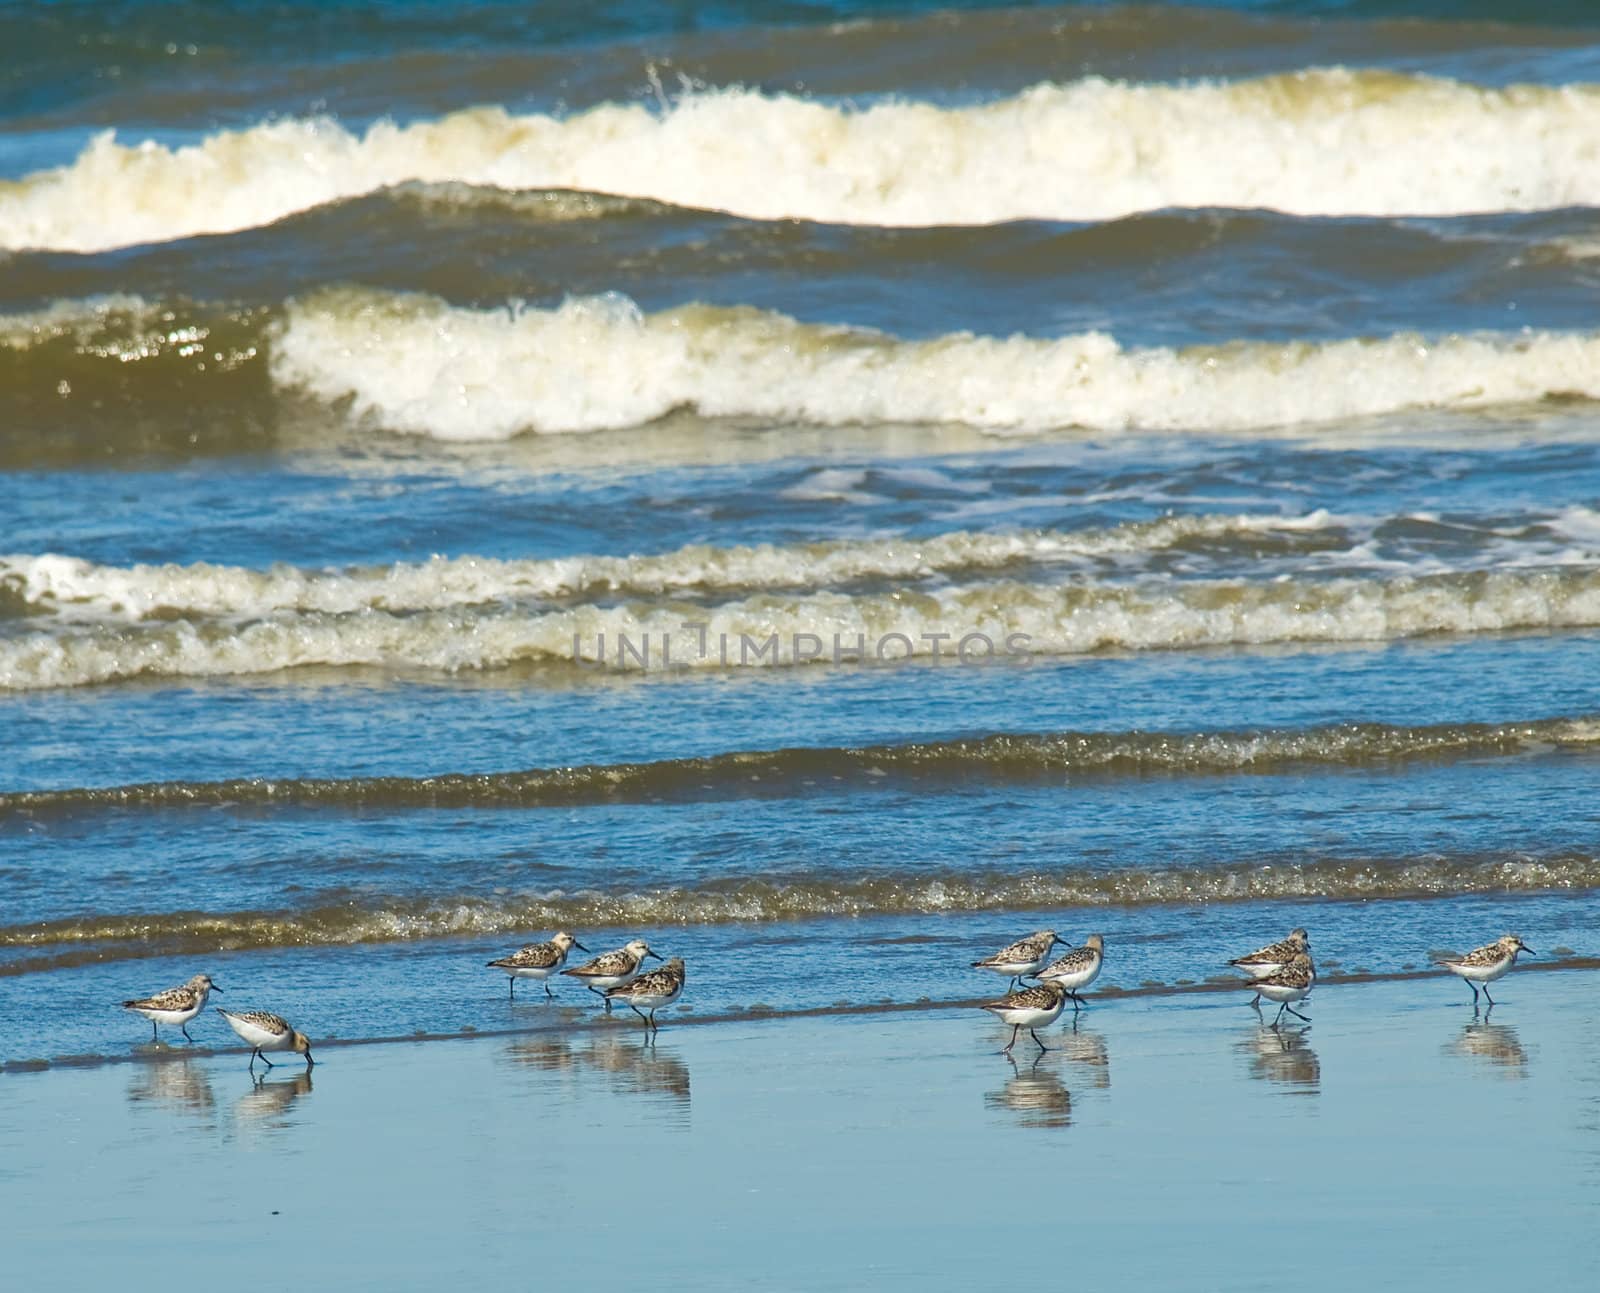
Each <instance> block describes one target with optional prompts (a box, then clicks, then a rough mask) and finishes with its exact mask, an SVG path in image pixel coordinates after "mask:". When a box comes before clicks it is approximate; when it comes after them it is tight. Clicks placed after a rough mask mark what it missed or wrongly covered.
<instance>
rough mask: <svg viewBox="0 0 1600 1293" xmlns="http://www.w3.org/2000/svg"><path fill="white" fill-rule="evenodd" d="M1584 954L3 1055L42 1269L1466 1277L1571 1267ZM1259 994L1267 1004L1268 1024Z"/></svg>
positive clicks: (147, 1283)
mask: <svg viewBox="0 0 1600 1293" xmlns="http://www.w3.org/2000/svg"><path fill="white" fill-rule="evenodd" d="M1596 984H1597V979H1596V977H1595V975H1594V973H1592V972H1586V971H1573V972H1567V973H1557V974H1537V975H1534V974H1521V975H1514V976H1513V977H1511V978H1510V979H1508V980H1506V981H1505V982H1503V983H1501V984H1499V985H1497V987H1498V989H1499V991H1498V993H1497V995H1498V996H1499V997H1500V999H1501V1002H1502V1004H1501V1005H1500V1006H1499V1007H1498V1008H1497V1009H1496V1010H1495V1011H1494V1012H1493V1013H1492V1015H1491V1016H1490V1017H1489V1018H1488V1019H1485V1018H1484V1017H1483V1016H1482V1015H1478V1016H1476V1017H1475V1016H1474V1014H1473V1011H1472V1008H1471V1005H1470V1000H1469V998H1468V994H1467V991H1466V990H1465V988H1464V986H1463V985H1460V984H1458V983H1456V982H1455V981H1450V980H1445V979H1440V978H1433V979H1425V980H1407V981H1401V982H1378V983H1360V984H1347V985H1341V986H1338V987H1332V986H1326V987H1323V988H1319V989H1318V991H1317V992H1316V993H1315V994H1314V995H1313V998H1312V1002H1311V1005H1310V1007H1309V1008H1308V1010H1307V1013H1309V1014H1311V1015H1312V1017H1313V1019H1314V1021H1315V1022H1314V1023H1313V1024H1312V1025H1311V1026H1309V1027H1306V1026H1303V1025H1300V1024H1298V1023H1297V1022H1296V1021H1293V1020H1290V1021H1289V1022H1290V1023H1294V1024H1295V1027H1294V1028H1292V1029H1291V1028H1288V1027H1285V1028H1284V1029H1282V1030H1281V1031H1278V1032H1274V1031H1272V1030H1270V1029H1267V1028H1264V1027H1262V1026H1261V1025H1260V1024H1258V1023H1257V1021H1256V1016H1255V1015H1254V1013H1253V1012H1252V1011H1251V1010H1250V1009H1249V1008H1248V1007H1246V1006H1245V1005H1244V1004H1243V1003H1242V1000H1241V999H1240V998H1234V997H1228V996H1223V995H1220V994H1214V993H1200V994H1192V995H1185V996H1165V997H1161V996H1150V997H1126V998H1121V999H1116V1000H1107V1001H1103V1002H1102V1003H1100V1004H1098V1005H1095V1006H1093V1007H1092V1008H1091V1009H1089V1010H1087V1011H1085V1012H1084V1013H1083V1015H1082V1016H1081V1017H1080V1019H1079V1021H1078V1024H1077V1027H1076V1030H1074V1029H1073V1028H1072V1027H1071V1026H1070V1025H1069V1024H1068V1023H1066V1022H1063V1023H1062V1024H1058V1025H1057V1026H1055V1027H1053V1028H1051V1029H1050V1030H1048V1032H1047V1033H1045V1034H1043V1035H1044V1036H1045V1038H1046V1041H1047V1042H1048V1043H1049V1044H1050V1045H1051V1046H1052V1047H1054V1048H1055V1049H1053V1050H1052V1051H1051V1052H1050V1053H1049V1054H1046V1055H1044V1056H1043V1057H1041V1058H1039V1059H1038V1061H1037V1062H1035V1060H1034V1054H1035V1052H1034V1050H1033V1047H1032V1045H1031V1043H1030V1042H1029V1041H1028V1040H1027V1038H1026V1036H1024V1038H1023V1039H1022V1040H1021V1041H1020V1042H1019V1043H1018V1046H1017V1060H1016V1063H1015V1064H1013V1063H1012V1062H1011V1061H1010V1060H1008V1059H1007V1058H1005V1057H1004V1056H1002V1055H999V1054H996V1053H995V1052H996V1051H997V1049H998V1047H999V1046H1000V1045H1001V1043H1002V1042H1003V1041H1004V1040H1005V1033H1006V1031H1007V1030H1003V1029H1001V1028H998V1027H996V1026H995V1025H993V1024H991V1023H990V1022H989V1021H988V1020H987V1019H986V1018H984V1017H982V1016H979V1015H977V1014H975V1013H973V1012H971V1011H955V1010H930V1011H926V1012H899V1013H892V1014H883V1015H841V1016H833V1017H815V1018H784V1019H770V1020H761V1021H749V1020H746V1021H737V1022H727V1023H717V1024H710V1025H707V1026H702V1027H692V1028H690V1027H683V1028H677V1029H674V1028H673V1027H672V1026H671V1024H670V1022H669V1023H668V1024H667V1026H666V1027H664V1028H663V1030H662V1032H661V1034H660V1036H659V1039H658V1041H657V1042H656V1043H655V1045H653V1046H649V1045H646V1044H645V1042H644V1039H643V1037H642V1036H641V1035H640V1033H639V1032H638V1031H637V1029H634V1028H631V1027H627V1026H616V1027H611V1026H596V1027H589V1028H584V1029H581V1030H578V1031H575V1032H566V1033H561V1034H553V1033H546V1034H540V1033H530V1034H526V1035H520V1036H512V1037H495V1038H477V1039H471V1040H456V1041H437V1042H420V1043H416V1044H385V1045H370V1046H358V1047H345V1048H329V1049H327V1050H326V1051H325V1052H324V1055H323V1062H321V1063H320V1064H318V1066H317V1067H316V1068H315V1069H314V1070H313V1071H312V1072H311V1074H310V1075H309V1076H308V1075H307V1074H306V1073H305V1072H304V1071H303V1068H302V1067H301V1065H300V1064H299V1063H298V1062H295V1063H288V1062H282V1061H280V1063H279V1066H278V1067H277V1068H276V1069H274V1070H273V1071H272V1073H271V1074H270V1075H268V1078H267V1080H266V1081H265V1082H264V1083H262V1084H260V1085H257V1084H256V1083H254V1082H253V1081H252V1079H251V1078H250V1076H249V1075H248V1074H247V1073H246V1071H245V1069H244V1061H243V1057H242V1056H238V1055H215V1056H209V1057H204V1058H197V1059H195V1060H193V1061H188V1062H182V1061H171V1060H167V1061H163V1062H133V1063H130V1064H117V1065H99V1066H96V1067H92V1068H84V1069H71V1068H61V1067H57V1068H55V1069H53V1070H51V1071H49V1072H40V1073H23V1072H11V1073H7V1074H6V1075H5V1076H4V1077H0V1190H3V1193H4V1196H5V1198H6V1211H7V1214H8V1215H7V1221H8V1225H7V1234H8V1243H7V1249H8V1253H7V1273H8V1276H10V1277H11V1278H14V1279H17V1280H18V1282H19V1286H20V1287H29V1288H34V1289H55V1288H62V1289H66V1288H82V1287H85V1286H87V1285H88V1284H89V1283H90V1282H91V1281H95V1282H99V1281H115V1282H116V1283H117V1284H118V1286H119V1287H123V1288H146V1287H156V1286H158V1285H159V1286H168V1285H171V1284H174V1283H178V1284H182V1283H183V1282H185V1281H201V1282H202V1283H203V1284H204V1285H206V1286H212V1287H215V1286H220V1285H221V1284H223V1283H230V1284H231V1283H239V1284H249V1285H254V1284H258V1283H262V1282H267V1281H270V1282H272V1283H286V1284H293V1285H298V1286H299V1287H302V1288H316V1287H330V1286H337V1287H353V1288H386V1289H395V1288H420V1287H424V1286H434V1285H436V1284H438V1283H439V1282H440V1281H441V1280H442V1279H443V1280H448V1281H449V1282H450V1284H451V1285H452V1286H465V1287H489V1286H491V1285H492V1284H499V1283H505V1284H507V1285H510V1284H512V1283H513V1282H515V1283H516V1284H518V1285H525V1284H530V1283H538V1284H549V1283H560V1284H573V1283H576V1282H578V1281H582V1282H583V1283H584V1284H586V1285H591V1284H595V1283H599V1282H610V1281H616V1280H622V1279H630V1280H633V1279H636V1280H640V1281H643V1282H646V1283H648V1285H649V1286H650V1287H652V1288H655V1289H662V1288H699V1289H704V1288H747V1287H752V1286H753V1287H764V1288H793V1287H831V1288H865V1287H875V1288H881V1287H911V1286H913V1285H915V1286H917V1287H920V1288H924V1289H927V1288H955V1287H970V1286H987V1285H992V1284H994V1283H995V1282H997V1281H1001V1280H1008V1279H1011V1278H1023V1279H1028V1280H1030V1281H1032V1280H1035V1279H1056V1278H1069V1279H1071V1280H1073V1281H1075V1282H1076V1281H1084V1280H1101V1281H1106V1282H1108V1283H1114V1284H1117V1285H1120V1286H1136V1285H1138V1284H1149V1285H1152V1286H1154V1287H1159V1288H1222V1287H1226V1288H1237V1289H1254V1288H1263V1289H1264V1288H1269V1287H1277V1286H1279V1285H1281V1284H1282V1282H1283V1281H1284V1280H1285V1279H1292V1280H1294V1281H1295V1282H1296V1283H1298V1284H1300V1285H1301V1286H1303V1287H1313V1288H1317V1287H1327V1288H1332V1287H1341V1288H1344V1287H1350V1286H1352V1285H1364V1286H1377V1287H1411V1288H1417V1287H1443V1286H1445V1285H1446V1284H1448V1283H1450V1282H1454V1281H1463V1282H1464V1281H1468V1280H1470V1281H1472V1282H1474V1283H1485V1282H1490V1283H1492V1282H1497V1281H1504V1282H1506V1283H1508V1284H1509V1283H1517V1284H1519V1285H1521V1284H1528V1283H1531V1284H1543V1283H1545V1282H1547V1281H1561V1280H1563V1279H1565V1280H1572V1281H1577V1280H1578V1279H1579V1278H1580V1277H1581V1276H1582V1275H1583V1273H1584V1272H1586V1271H1587V1270H1589V1268H1590V1258H1589V1255H1588V1248H1589V1244H1588V1242H1587V1238H1586V1237H1587V1236H1589V1235H1591V1234H1592V1233H1593V1231H1594V1224H1595V1222H1596V1220H1597V1219H1600V1217H1597V1212H1600V1034H1597V1033H1596V1032H1595V1030H1594V1027H1593V1025H1594V1021H1595V1007H1594V1004H1593V1003H1594V994H1595V987H1596ZM1270 1017H1271V1016H1270V1013H1269V1015H1268V1018H1270Z"/></svg>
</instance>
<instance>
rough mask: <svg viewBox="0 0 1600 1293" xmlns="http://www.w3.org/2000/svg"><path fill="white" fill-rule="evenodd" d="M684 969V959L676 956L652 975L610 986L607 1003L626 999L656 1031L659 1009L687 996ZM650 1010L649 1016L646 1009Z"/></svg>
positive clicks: (651, 973)
mask: <svg viewBox="0 0 1600 1293" xmlns="http://www.w3.org/2000/svg"><path fill="white" fill-rule="evenodd" d="M683 984H684V971H683V958H682V957H681V956H675V957H673V958H672V959H671V960H670V961H668V962H667V963H666V964H665V965H663V966H662V967H661V968H660V969H659V970H651V971H650V973H648V974H641V975H640V976H639V977H638V978H637V979H635V980H633V982H632V983H624V984H623V985H622V986H621V987H617V988H610V989H608V990H607V992H606V1002H607V1004H608V1005H609V1004H610V1003H611V1002H612V1001H621V1002H623V1003H624V1004H625V1005H626V1006H627V1007H628V1009H629V1010H631V1011H633V1013H634V1014H636V1015H638V1016H639V1018H640V1019H643V1020H644V1026H645V1030H646V1031H647V1032H652V1033H653V1032H655V1031H656V1030H657V1029H659V1028H660V1027H661V1025H660V1024H658V1023H656V1011H658V1010H660V1009H661V1008H662V1007H663V1006H670V1005H671V1004H672V1003H673V1002H674V1001H676V1000H677V999H678V998H679V997H681V996H682V995H683ZM646 1010H648V1011H649V1012H650V1013H649V1015H646V1014H645V1013H644V1012H645V1011H646Z"/></svg>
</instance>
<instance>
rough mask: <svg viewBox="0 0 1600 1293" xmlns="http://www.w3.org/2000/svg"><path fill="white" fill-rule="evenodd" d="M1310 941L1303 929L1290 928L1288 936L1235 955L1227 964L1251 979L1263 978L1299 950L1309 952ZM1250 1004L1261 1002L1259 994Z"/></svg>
mask: <svg viewBox="0 0 1600 1293" xmlns="http://www.w3.org/2000/svg"><path fill="white" fill-rule="evenodd" d="M1310 950H1311V941H1310V939H1308V938H1307V937H1306V932H1305V930H1303V929H1291V930H1290V931H1289V937H1287V938H1280V939H1279V940H1278V941H1277V942H1276V943H1268V944H1267V946H1265V947H1263V948H1259V949H1258V950H1256V951H1254V952H1251V953H1250V954H1249V955H1248V956H1236V957H1234V959H1233V960H1231V961H1229V962H1228V964H1229V965H1231V966H1233V967H1235V968H1236V969H1240V970H1243V971H1244V972H1245V973H1246V974H1248V975H1249V976H1250V977H1251V978H1252V979H1264V978H1266V977H1267V975H1269V974H1276V973H1277V972H1278V971H1279V970H1281V969H1283V968H1284V967H1285V966H1287V965H1288V964H1289V962H1290V961H1292V960H1294V958H1295V957H1296V955H1298V954H1299V953H1301V952H1307V953H1309V952H1310ZM1250 1004H1251V1005H1252V1006H1257V1005H1260V1004H1261V994H1260V993H1259V992H1258V993H1256V996H1255V1000H1254V1001H1252V1002H1251V1003H1250Z"/></svg>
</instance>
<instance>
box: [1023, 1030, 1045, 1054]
mask: <svg viewBox="0 0 1600 1293" xmlns="http://www.w3.org/2000/svg"><path fill="white" fill-rule="evenodd" d="M1028 1036H1029V1037H1031V1038H1033V1044H1034V1045H1035V1046H1037V1047H1038V1048H1039V1049H1040V1050H1041V1051H1047V1050H1049V1049H1050V1048H1049V1047H1048V1046H1046V1045H1045V1044H1044V1043H1043V1042H1041V1041H1040V1040H1039V1034H1038V1033H1036V1032H1034V1031H1033V1029H1031V1028H1030V1029H1028Z"/></svg>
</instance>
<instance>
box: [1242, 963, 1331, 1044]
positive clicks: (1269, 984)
mask: <svg viewBox="0 0 1600 1293" xmlns="http://www.w3.org/2000/svg"><path fill="white" fill-rule="evenodd" d="M1316 981H1317V970H1316V967H1315V966H1314V965H1312V964H1311V957H1310V956H1308V955H1307V954H1306V953H1305V952H1296V953H1295V954H1294V955H1293V956H1292V957H1290V958H1289V963H1288V964H1287V965H1285V966H1284V967H1283V969H1281V970H1279V971H1278V972H1277V973H1276V974H1267V975H1263V976H1262V977H1261V978H1259V979H1257V980H1256V981H1255V982H1254V983H1247V984H1245V985H1244V986H1245V987H1248V988H1254V989H1255V990H1256V991H1257V992H1258V993H1260V994H1261V995H1262V996H1263V997H1265V998H1266V999H1267V1000H1268V1001H1276V1002H1277V1003H1278V1013H1277V1016H1276V1017H1275V1018H1274V1019H1273V1021H1272V1024H1271V1027H1273V1028H1276V1027H1277V1026H1278V1020H1280V1019H1282V1018H1283V1012H1284V1011H1285V1010H1287V1011H1288V1012H1289V1013H1290V1014H1291V1015H1293V1016H1294V1017H1295V1018H1296V1019H1304V1020H1305V1021H1306V1022H1307V1023H1308V1024H1309V1023H1310V1022H1311V1020H1310V1019H1308V1018H1307V1017H1306V1016H1305V1015H1302V1014H1301V1013H1300V1012H1299V1011H1298V1010H1296V1009H1295V1008H1294V1007H1293V1006H1292V1005H1290V1004H1289V1003H1290V1002H1292V1001H1304V1000H1305V999H1306V997H1307V996H1309V995H1310V993H1311V989H1312V986H1313V985H1314V984H1315V983H1316Z"/></svg>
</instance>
